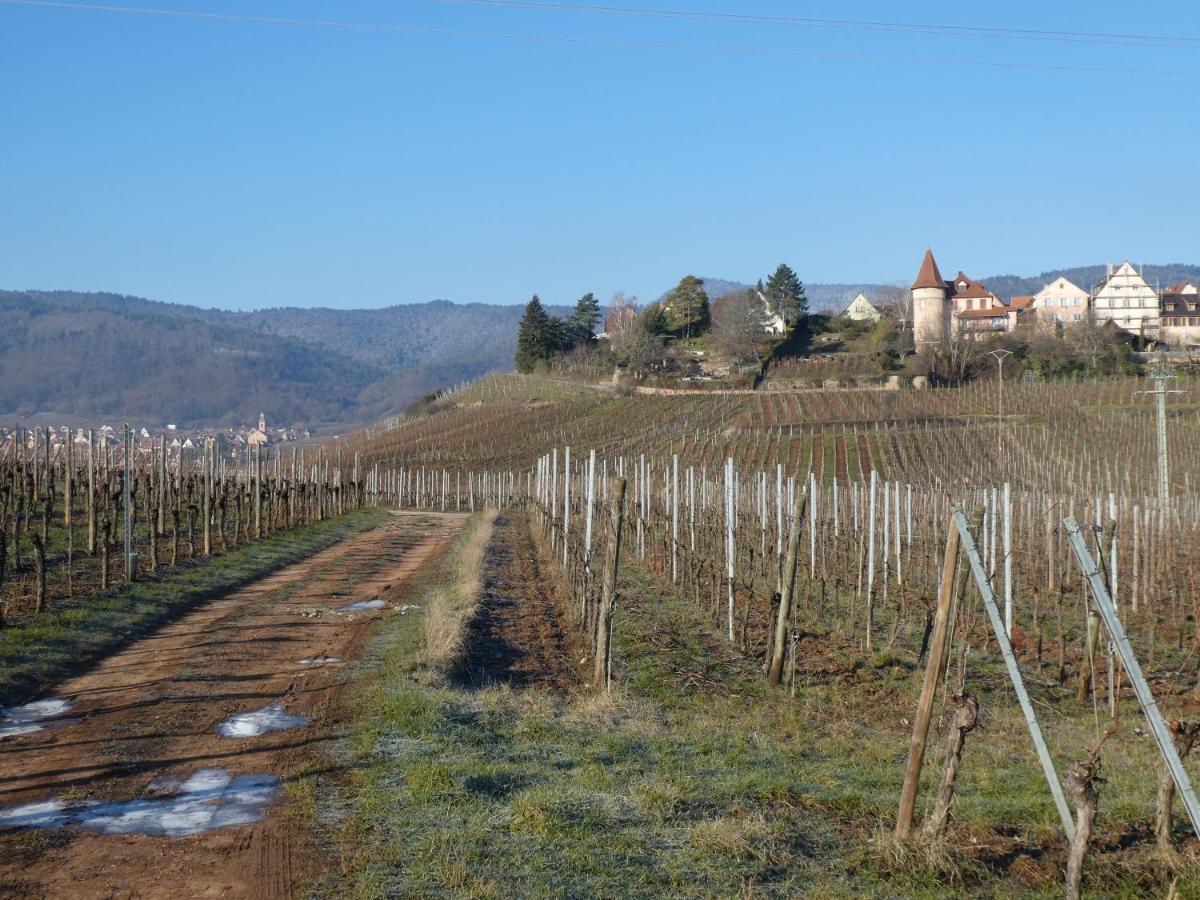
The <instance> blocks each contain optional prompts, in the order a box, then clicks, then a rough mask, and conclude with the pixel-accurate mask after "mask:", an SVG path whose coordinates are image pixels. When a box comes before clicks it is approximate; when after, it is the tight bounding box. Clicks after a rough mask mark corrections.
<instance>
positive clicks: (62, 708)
mask: <svg viewBox="0 0 1200 900" xmlns="http://www.w3.org/2000/svg"><path fill="white" fill-rule="evenodd" d="M70 708H71V704H70V702H69V701H67V700H63V699H61V698H52V699H49V700H35V701H34V702H33V703H26V704H25V705H24V706H11V707H9V708H8V709H5V710H3V711H2V712H0V738H3V737H12V736H13V735H17V734H29V733H30V732H33V731H41V730H42V729H43V728H45V727H46V726H45V725H44V724H43V723H44V722H45V721H46V720H47V719H54V718H57V717H58V716H61V715H62V714H63V713H65V712H67V710H69V709H70Z"/></svg>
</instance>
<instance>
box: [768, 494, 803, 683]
mask: <svg viewBox="0 0 1200 900" xmlns="http://www.w3.org/2000/svg"><path fill="white" fill-rule="evenodd" d="M807 503H808V492H807V491H805V492H803V493H801V494H797V495H796V507H795V509H793V510H792V530H791V532H790V533H789V534H788V547H787V561H786V562H785V563H784V566H783V583H782V584H781V585H780V590H779V615H778V617H777V620H776V622H775V642H774V645H773V647H772V649H771V665H770V668H769V669H768V671H767V680H769V681H770V682H771V684H779V682H780V681H781V680H782V678H783V658H784V655H785V652H786V650H787V630H788V622H790V621H791V618H792V604H793V598H794V597H795V594H796V590H795V586H796V557H797V556H798V555H799V552H800V530H801V528H802V527H803V525H804V507H805V505H806V504H807Z"/></svg>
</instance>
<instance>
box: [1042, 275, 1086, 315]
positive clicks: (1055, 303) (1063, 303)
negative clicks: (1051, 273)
mask: <svg viewBox="0 0 1200 900" xmlns="http://www.w3.org/2000/svg"><path fill="white" fill-rule="evenodd" d="M1090 301H1091V296H1090V295H1089V294H1088V292H1087V291H1085V290H1084V289H1083V288H1081V287H1080V286H1079V285H1077V284H1075V283H1073V282H1071V281H1069V280H1068V279H1066V278H1062V277H1059V278H1055V279H1054V280H1053V281H1052V282H1050V283H1049V284H1048V285H1046V286H1045V287H1044V288H1042V289H1041V290H1040V291H1038V292H1037V293H1036V294H1034V295H1033V299H1032V301H1031V302H1030V305H1029V308H1030V309H1032V310H1034V311H1035V312H1036V313H1037V320H1038V323H1039V324H1042V325H1047V324H1053V323H1055V322H1062V323H1063V324H1065V325H1070V324H1072V323H1075V322H1083V321H1084V320H1086V319H1087V317H1088V307H1089V304H1090Z"/></svg>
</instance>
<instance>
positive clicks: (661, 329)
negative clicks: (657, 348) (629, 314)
mask: <svg viewBox="0 0 1200 900" xmlns="http://www.w3.org/2000/svg"><path fill="white" fill-rule="evenodd" d="M639 323H640V324H641V326H642V331H644V332H646V334H666V333H667V331H669V330H670V329H669V328H668V327H667V317H666V316H665V315H664V314H663V308H662V305H661V304H658V303H651V304H650V305H649V306H647V307H646V308H645V309H644V310H643V311H642V314H641V316H639Z"/></svg>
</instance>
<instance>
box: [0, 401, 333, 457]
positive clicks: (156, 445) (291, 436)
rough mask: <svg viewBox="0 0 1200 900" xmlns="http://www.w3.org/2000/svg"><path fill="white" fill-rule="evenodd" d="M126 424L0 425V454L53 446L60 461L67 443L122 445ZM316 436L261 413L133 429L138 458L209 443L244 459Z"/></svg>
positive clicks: (82, 447) (80, 449)
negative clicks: (230, 421)
mask: <svg viewBox="0 0 1200 900" xmlns="http://www.w3.org/2000/svg"><path fill="white" fill-rule="evenodd" d="M124 428H125V425H124V423H120V424H113V423H111V422H105V423H102V424H100V425H96V426H87V425H82V426H78V427H76V426H68V425H44V426H29V427H23V426H19V425H4V426H0V454H8V453H9V452H11V451H12V450H13V448H15V447H20V446H23V447H24V448H25V449H26V450H27V451H32V450H36V449H37V448H39V447H40V448H45V447H47V446H48V447H49V449H50V452H51V455H53V456H55V457H57V456H58V455H59V454H61V453H62V452H63V450H64V448H65V447H66V445H67V443H68V441H69V442H70V443H71V444H72V445H73V446H74V448H75V451H76V453H83V454H86V453H87V449H88V447H89V445H90V446H91V447H92V448H93V449H94V450H96V451H103V450H104V449H105V448H110V447H111V448H116V447H119V446H121V443H122V441H123V439H124V437H123V435H124ZM311 437H312V435H311V433H310V432H309V431H308V430H307V429H302V430H298V429H295V428H285V427H282V426H280V427H273V426H271V425H270V424H269V423H268V422H267V414H266V413H265V412H264V413H260V414H259V417H258V422H257V423H255V424H253V425H241V426H238V427H234V428H224V429H219V428H183V427H180V426H179V425H177V424H174V423H171V424H168V425H165V426H162V427H161V428H153V427H147V426H138V425H134V426H132V427H131V440H132V449H133V451H134V452H135V453H137V454H139V455H149V454H152V453H155V452H157V451H159V450H161V449H162V448H164V447H165V448H166V451H167V455H168V456H169V457H179V456H180V455H181V454H187V453H189V452H191V451H195V453H200V452H202V450H203V448H204V445H205V442H206V441H211V442H213V445H214V446H215V447H216V448H217V453H218V455H223V456H226V457H228V458H230V459H240V458H242V457H243V456H244V455H245V454H246V453H247V452H248V451H251V452H252V451H254V449H255V448H264V449H265V448H267V447H278V446H279V445H281V444H298V443H300V442H303V441H306V440H309V439H310V438H311Z"/></svg>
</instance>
